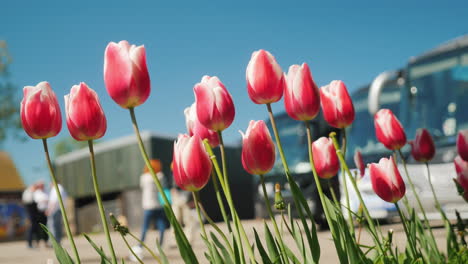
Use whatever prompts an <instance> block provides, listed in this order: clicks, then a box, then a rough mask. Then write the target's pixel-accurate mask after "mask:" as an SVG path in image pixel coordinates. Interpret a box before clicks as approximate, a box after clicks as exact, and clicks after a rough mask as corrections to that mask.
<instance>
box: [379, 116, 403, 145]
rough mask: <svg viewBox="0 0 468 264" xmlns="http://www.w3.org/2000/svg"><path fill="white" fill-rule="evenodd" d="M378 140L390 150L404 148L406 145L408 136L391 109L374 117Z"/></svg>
mask: <svg viewBox="0 0 468 264" xmlns="http://www.w3.org/2000/svg"><path fill="white" fill-rule="evenodd" d="M374 126H375V134H376V136H377V139H378V140H379V141H380V142H381V143H382V144H384V146H385V147H386V148H388V149H390V150H396V149H400V148H402V147H403V146H404V145H405V144H406V134H405V130H404V129H403V126H402V125H401V123H400V121H398V119H397V118H396V117H395V115H394V114H393V112H392V111H391V110H390V109H381V110H379V111H378V112H377V113H376V114H375V116H374Z"/></svg>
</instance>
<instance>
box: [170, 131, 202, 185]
mask: <svg viewBox="0 0 468 264" xmlns="http://www.w3.org/2000/svg"><path fill="white" fill-rule="evenodd" d="M172 162H173V163H172V164H173V167H172V168H173V173H174V180H175V183H176V184H177V185H178V186H179V187H180V188H182V189H184V190H186V191H191V192H195V191H198V190H200V189H202V188H203V187H204V186H205V185H206V184H207V183H208V180H209V179H210V175H211V160H210V157H209V156H208V153H207V152H206V150H205V148H204V146H203V143H202V141H201V139H200V137H199V136H198V135H194V136H192V137H190V136H188V135H179V137H178V139H177V140H176V141H175V142H174V154H173V161H172Z"/></svg>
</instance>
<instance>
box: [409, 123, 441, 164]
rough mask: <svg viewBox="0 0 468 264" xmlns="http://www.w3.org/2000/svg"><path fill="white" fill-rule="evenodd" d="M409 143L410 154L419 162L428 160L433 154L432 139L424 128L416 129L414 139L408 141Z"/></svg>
mask: <svg viewBox="0 0 468 264" xmlns="http://www.w3.org/2000/svg"><path fill="white" fill-rule="evenodd" d="M409 143H410V144H411V155H412V156H413V158H414V159H415V160H417V161H420V162H428V161H430V160H431V159H432V158H434V155H435V146H434V140H432V137H431V134H429V131H427V129H425V128H420V129H418V130H417V131H416V139H415V140H414V141H410V142H409Z"/></svg>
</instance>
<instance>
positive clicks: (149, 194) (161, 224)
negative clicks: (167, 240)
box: [130, 159, 169, 261]
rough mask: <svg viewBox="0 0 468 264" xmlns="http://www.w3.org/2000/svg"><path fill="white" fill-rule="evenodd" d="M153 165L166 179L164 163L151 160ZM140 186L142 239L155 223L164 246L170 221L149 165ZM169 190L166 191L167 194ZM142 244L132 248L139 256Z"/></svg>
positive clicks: (132, 258)
mask: <svg viewBox="0 0 468 264" xmlns="http://www.w3.org/2000/svg"><path fill="white" fill-rule="evenodd" d="M150 162H151V167H152V168H153V170H154V172H155V173H156V176H157V177H158V179H159V181H161V182H163V181H164V174H163V172H162V164H161V161H160V160H157V159H152V160H150ZM140 188H141V202H142V207H143V224H142V227H141V236H140V240H141V241H142V242H144V241H145V238H146V233H147V232H148V229H149V228H150V226H151V225H152V224H153V225H154V226H155V227H156V228H157V229H158V230H159V243H160V245H161V246H162V245H163V242H164V233H165V231H166V229H167V228H168V227H169V221H168V220H167V217H166V213H165V212H164V208H163V203H161V201H160V199H159V196H160V195H159V192H158V189H157V188H156V185H155V183H154V181H153V177H152V175H151V173H150V170H149V168H148V167H146V166H145V167H144V169H143V174H142V175H141V176H140ZM168 193H169V192H167V193H166V195H167V194H168ZM141 246H142V245H139V246H136V247H133V248H132V250H133V251H134V252H135V254H136V255H137V256H138V257H141V256H142V253H143V250H142V248H141ZM130 260H132V261H136V259H135V257H134V256H133V255H130Z"/></svg>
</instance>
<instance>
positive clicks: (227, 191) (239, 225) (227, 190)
mask: <svg viewBox="0 0 468 264" xmlns="http://www.w3.org/2000/svg"><path fill="white" fill-rule="evenodd" d="M217 133H218V137H219V149H220V151H221V163H222V165H223V174H222V175H223V176H222V178H223V179H224V187H225V190H224V193H225V195H226V200H227V201H228V204H229V207H230V209H231V214H232V217H233V219H234V221H236V225H235V226H236V227H237V230H238V232H240V235H241V236H242V239H243V240H244V242H245V243H246V244H247V252H248V253H249V257H250V261H251V262H252V263H256V261H255V255H254V252H253V250H252V248H251V247H250V242H249V238H248V237H247V234H246V233H245V230H244V226H243V225H242V223H241V221H240V218H239V215H238V214H237V211H236V208H235V206H234V202H233V200H232V195H231V188H230V187H229V177H228V174H227V163H226V151H225V149H224V142H223V135H222V133H221V131H217ZM220 180H221V179H220ZM238 242H239V245H240V250H243V246H242V244H241V241H240V239H239V241H238Z"/></svg>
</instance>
